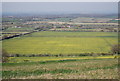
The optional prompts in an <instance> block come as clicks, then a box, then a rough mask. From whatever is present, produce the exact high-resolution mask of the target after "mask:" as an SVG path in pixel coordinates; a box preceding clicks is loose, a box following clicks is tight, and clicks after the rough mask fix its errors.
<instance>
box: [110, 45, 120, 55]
mask: <svg viewBox="0 0 120 81" xmlns="http://www.w3.org/2000/svg"><path fill="white" fill-rule="evenodd" d="M111 51H112V53H113V54H120V44H116V45H113V46H112V48H111Z"/></svg>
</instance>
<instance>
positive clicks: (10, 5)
mask: <svg viewBox="0 0 120 81" xmlns="http://www.w3.org/2000/svg"><path fill="white" fill-rule="evenodd" d="M2 10H3V11H2V12H3V13H19V14H22V13H31V14H44V13H47V14H48V13H50V14H51V13H52V14H57V13H60V14H68V13H80V14H114V13H117V11H118V3H117V2H3V3H2Z"/></svg>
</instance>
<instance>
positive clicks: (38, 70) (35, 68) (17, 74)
mask: <svg viewBox="0 0 120 81" xmlns="http://www.w3.org/2000/svg"><path fill="white" fill-rule="evenodd" d="M37 58H39V57H37ZM32 59H36V58H32ZM44 59H45V58H44ZM46 59H47V58H46ZM53 59H54V58H53ZM117 68H118V60H117V59H81V60H76V61H74V60H72V61H71V60H69V61H50V62H48V61H47V62H21V63H3V67H2V71H3V73H2V75H3V79H117V78H118V77H119V76H118V69H117Z"/></svg>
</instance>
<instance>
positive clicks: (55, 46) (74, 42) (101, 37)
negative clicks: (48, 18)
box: [3, 31, 117, 55]
mask: <svg viewBox="0 0 120 81" xmlns="http://www.w3.org/2000/svg"><path fill="white" fill-rule="evenodd" d="M114 44H117V33H116V32H54V31H53V32H52V31H42V32H36V33H32V34H29V35H25V36H21V37H16V38H13V39H9V40H4V41H3V48H4V49H5V50H6V51H7V52H8V53H10V54H26V55H27V54H51V55H55V54H64V55H70V54H81V53H109V52H111V46H112V45H114Z"/></svg>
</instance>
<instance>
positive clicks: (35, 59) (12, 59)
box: [9, 56, 120, 63]
mask: <svg viewBox="0 0 120 81" xmlns="http://www.w3.org/2000/svg"><path fill="white" fill-rule="evenodd" d="M116 57H117V58H119V57H120V56H116ZM107 58H109V59H110V58H111V59H113V58H115V56H76V57H75V56H74V57H73V56H71V57H70V56H69V57H68V56H64V57H10V58H9V63H22V62H49V61H50V62H51V61H70V60H71V61H72V60H81V59H107Z"/></svg>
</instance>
